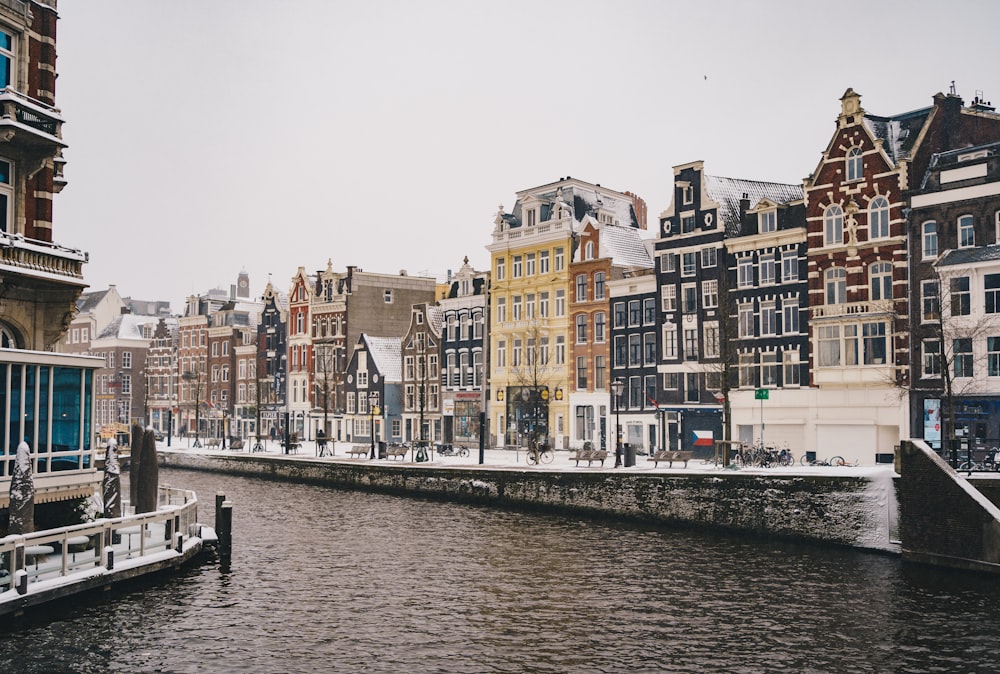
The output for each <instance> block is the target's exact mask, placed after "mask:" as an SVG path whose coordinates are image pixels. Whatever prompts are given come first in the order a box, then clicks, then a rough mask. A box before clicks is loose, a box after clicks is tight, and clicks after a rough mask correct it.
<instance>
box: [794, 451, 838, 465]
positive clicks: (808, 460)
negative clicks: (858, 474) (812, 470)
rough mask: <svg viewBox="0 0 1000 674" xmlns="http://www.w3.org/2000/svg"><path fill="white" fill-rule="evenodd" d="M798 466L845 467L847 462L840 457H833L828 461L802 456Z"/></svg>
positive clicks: (807, 455) (806, 455)
mask: <svg viewBox="0 0 1000 674" xmlns="http://www.w3.org/2000/svg"><path fill="white" fill-rule="evenodd" d="M799 464H800V465H803V466H846V465H847V461H845V460H844V457H842V456H834V457H832V458H829V459H817V458H816V456H815V455H813V456H812V458H810V457H809V454H808V453H806V454H803V455H802V458H801V459H799Z"/></svg>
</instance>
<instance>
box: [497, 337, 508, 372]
mask: <svg viewBox="0 0 1000 674" xmlns="http://www.w3.org/2000/svg"><path fill="white" fill-rule="evenodd" d="M497 367H507V341H506V340H503V339H501V340H498V341H497Z"/></svg>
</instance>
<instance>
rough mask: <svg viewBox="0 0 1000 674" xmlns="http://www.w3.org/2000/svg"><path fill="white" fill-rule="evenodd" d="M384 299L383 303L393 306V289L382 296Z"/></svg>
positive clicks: (387, 290)
mask: <svg viewBox="0 0 1000 674" xmlns="http://www.w3.org/2000/svg"><path fill="white" fill-rule="evenodd" d="M382 299H383V301H385V303H386V304H392V289H391V288H386V290H385V293H384V294H383V296H382Z"/></svg>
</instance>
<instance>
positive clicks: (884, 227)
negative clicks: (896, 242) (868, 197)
mask: <svg viewBox="0 0 1000 674" xmlns="http://www.w3.org/2000/svg"><path fill="white" fill-rule="evenodd" d="M888 236H889V202H888V201H887V200H886V198H885V197H875V198H874V199H872V201H871V203H870V204H868V238H869V239H884V238H886V237H888Z"/></svg>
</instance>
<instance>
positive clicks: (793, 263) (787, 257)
mask: <svg viewBox="0 0 1000 674" xmlns="http://www.w3.org/2000/svg"><path fill="white" fill-rule="evenodd" d="M781 280H782V282H783V283H788V282H790V281H798V280H799V255H798V253H796V252H795V251H794V250H786V251H783V252H782V253H781Z"/></svg>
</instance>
